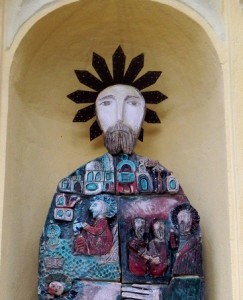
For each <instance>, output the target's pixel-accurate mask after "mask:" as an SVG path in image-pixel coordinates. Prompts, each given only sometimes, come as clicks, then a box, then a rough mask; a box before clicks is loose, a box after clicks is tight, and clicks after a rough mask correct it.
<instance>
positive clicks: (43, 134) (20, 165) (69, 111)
mask: <svg viewBox="0 0 243 300" xmlns="http://www.w3.org/2000/svg"><path fill="white" fill-rule="evenodd" d="M118 45H121V46H122V48H123V50H124V51H125V53H126V56H127V61H128V62H129V61H130V60H131V59H132V58H133V57H134V56H136V55H138V54H140V53H141V52H144V53H145V67H144V69H143V71H142V72H146V71H148V70H162V71H163V74H162V77H161V78H160V79H159V80H158V81H157V83H156V85H155V86H154V87H153V89H158V90H161V91H163V92H164V93H165V94H166V95H168V97H169V98H168V100H166V101H165V102H164V103H162V104H160V105H157V106H156V107H154V108H155V109H156V111H157V112H158V115H159V116H160V118H161V120H162V124H161V125H148V124H145V126H144V129H145V138H144V143H140V142H139V143H138V146H137V149H136V152H137V153H139V154H141V155H146V156H149V157H151V158H154V159H159V160H160V161H161V163H162V164H164V165H165V166H166V167H168V168H169V169H171V170H173V171H174V174H175V175H176V176H177V177H178V178H179V180H180V182H181V184H182V186H183V188H184V190H185V191H186V194H187V195H188V197H189V199H190V200H191V203H192V204H193V206H194V207H195V208H196V209H197V210H198V211H199V213H200V215H201V219H202V221H201V224H202V230H203V235H204V238H203V241H204V260H205V266H204V267H205V274H206V282H207V293H208V297H209V299H231V293H232V288H231V280H230V278H231V276H230V273H231V270H230V249H229V243H228V241H229V219H228V207H229V205H228V199H227V177H226V173H227V166H226V141H225V122H224V93H223V91H224V86H223V71H222V69H221V65H220V60H219V58H218V55H217V53H216V51H215V48H214V46H213V44H212V42H211V41H210V39H209V37H208V34H207V33H206V32H205V31H204V30H203V29H202V27H201V26H200V25H199V24H198V23H197V22H196V21H193V20H192V19H190V18H189V17H188V16H186V15H185V14H183V13H181V12H180V11H178V10H177V9H176V8H175V7H173V8H172V7H170V6H168V5H162V4H159V3H156V2H152V1H139V0H134V1H128V0H127V1H79V2H77V3H73V4H70V5H66V6H64V7H61V8H59V9H57V10H55V11H53V12H52V13H50V14H48V15H46V16H45V17H43V18H42V19H41V20H39V21H38V22H37V23H36V24H35V25H34V26H33V27H32V28H31V29H30V30H29V32H28V33H27V34H26V36H25V37H24V38H23V39H22V41H21V43H20V44H19V46H18V48H17V50H16V52H15V55H14V57H13V63H12V67H11V72H10V79H9V82H10V85H9V114H8V132H7V157H6V184H5V189H6V192H5V202H4V211H3V238H2V245H3V247H2V257H4V260H3V262H2V272H3V274H4V282H3V284H2V288H1V293H3V295H4V296H5V298H8V299H36V298H37V296H36V285H37V261H38V257H37V256H38V255H37V253H38V240H39V236H40V234H41V229H42V227H43V225H44V221H45V218H46V214H47V211H48V208H49V205H50V202H51V198H52V194H53V192H54V191H55V187H56V184H57V182H58V181H59V180H60V179H61V178H62V177H64V176H65V175H66V174H68V173H70V172H71V171H72V170H74V169H75V168H76V167H77V166H79V165H81V164H83V163H85V162H87V161H88V160H90V159H92V158H95V157H97V156H99V155H101V154H102V153H104V151H105V149H104V147H103V140H102V138H99V139H97V140H95V141H93V142H91V143H90V142H89V137H88V130H89V126H90V125H91V122H88V123H87V124H80V123H72V118H73V116H74V115H75V113H76V112H77V110H78V109H79V106H78V105H76V104H74V103H72V102H71V101H69V100H68V99H67V98H66V95H67V94H69V93H70V92H72V91H74V90H76V89H79V88H80V87H81V85H80V83H79V82H78V80H77V79H76V77H75V75H74V72H73V70H74V69H84V70H89V71H91V72H93V73H94V71H93V69H92V66H91V58H92V52H93V51H95V52H97V53H99V54H100V55H102V56H103V57H105V58H106V59H107V62H108V64H109V66H110V67H111V56H112V54H113V52H114V51H115V49H116V48H117V46H118ZM13 283H14V286H15V288H14V289H13V288H12V285H13Z"/></svg>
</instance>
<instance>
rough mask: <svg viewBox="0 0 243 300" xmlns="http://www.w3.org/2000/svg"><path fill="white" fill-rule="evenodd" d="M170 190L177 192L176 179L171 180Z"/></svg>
mask: <svg viewBox="0 0 243 300" xmlns="http://www.w3.org/2000/svg"><path fill="white" fill-rule="evenodd" d="M170 188H171V189H172V190H175V189H176V181H175V180H174V179H172V180H170Z"/></svg>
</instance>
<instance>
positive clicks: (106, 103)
mask: <svg viewBox="0 0 243 300" xmlns="http://www.w3.org/2000/svg"><path fill="white" fill-rule="evenodd" d="M110 104H111V101H109V100H105V101H103V102H102V103H100V105H103V106H109V105H110Z"/></svg>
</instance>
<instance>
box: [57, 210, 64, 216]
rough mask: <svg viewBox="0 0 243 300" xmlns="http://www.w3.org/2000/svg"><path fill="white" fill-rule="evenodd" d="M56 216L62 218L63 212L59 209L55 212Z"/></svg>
mask: <svg viewBox="0 0 243 300" xmlns="http://www.w3.org/2000/svg"><path fill="white" fill-rule="evenodd" d="M57 216H58V217H59V218H62V217H63V211H62V210H61V209H59V210H58V211H57Z"/></svg>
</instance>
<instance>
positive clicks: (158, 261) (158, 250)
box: [147, 219, 168, 277]
mask: <svg viewBox="0 0 243 300" xmlns="http://www.w3.org/2000/svg"><path fill="white" fill-rule="evenodd" d="M152 231H153V235H154V239H152V240H151V241H150V242H149V251H148V253H147V254H148V255H149V256H151V259H150V260H149V267H150V268H149V274H150V275H152V276H153V277H160V276H162V275H163V274H164V273H165V271H166V269H167V266H168V258H167V250H166V244H165V228H164V221H163V220H161V219H155V220H153V222H152Z"/></svg>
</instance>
